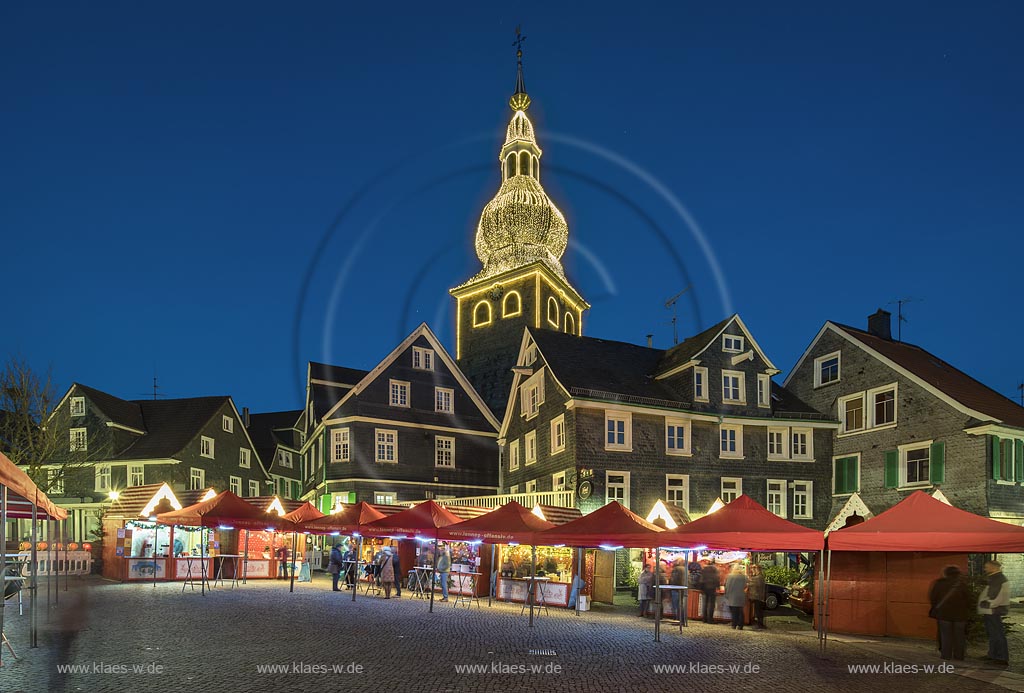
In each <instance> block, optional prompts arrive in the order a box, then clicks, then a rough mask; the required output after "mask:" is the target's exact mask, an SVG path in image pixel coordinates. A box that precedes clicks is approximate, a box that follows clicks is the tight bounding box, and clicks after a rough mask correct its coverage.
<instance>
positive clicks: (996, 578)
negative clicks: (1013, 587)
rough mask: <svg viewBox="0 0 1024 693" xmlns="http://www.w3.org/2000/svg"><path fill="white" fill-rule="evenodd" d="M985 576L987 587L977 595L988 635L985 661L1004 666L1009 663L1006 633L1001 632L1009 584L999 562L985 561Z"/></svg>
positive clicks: (1006, 608)
mask: <svg viewBox="0 0 1024 693" xmlns="http://www.w3.org/2000/svg"><path fill="white" fill-rule="evenodd" d="M985 575H987V576H988V585H987V587H986V588H985V589H983V590H982V591H981V594H980V595H978V613H979V614H981V618H982V620H983V621H984V622H985V632H986V633H988V655H987V656H986V657H985V659H988V660H991V661H992V663H993V664H999V665H1001V666H1006V665H1007V664H1009V663H1010V652H1009V649H1008V647H1007V645H1006V631H1004V630H1003V616H1005V615H1006V614H1007V613H1008V612H1009V608H1008V605H1009V604H1010V583H1009V581H1008V580H1007V579H1006V576H1005V575H1003V566H1002V564H1001V563H1000V562H999V561H985Z"/></svg>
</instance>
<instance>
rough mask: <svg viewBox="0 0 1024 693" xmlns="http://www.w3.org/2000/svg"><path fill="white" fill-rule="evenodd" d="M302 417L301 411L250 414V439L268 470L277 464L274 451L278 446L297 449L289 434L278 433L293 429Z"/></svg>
mask: <svg viewBox="0 0 1024 693" xmlns="http://www.w3.org/2000/svg"><path fill="white" fill-rule="evenodd" d="M300 416H302V410H301V409H295V410H290V411H270V412H264V413H262V414H249V437H250V438H251V439H252V444H253V446H254V447H255V448H256V454H257V455H259V458H260V460H261V461H262V462H263V465H264V466H265V467H266V468H267V469H268V470H269V469H270V468H272V467H273V466H274V464H275V463H276V462H277V460H275V459H274V451H275V450H276V448H277V446H278V445H283V446H285V447H287V448H291V449H294V448H295V445H294V441H293V440H292V439H291V437H290V436H289V435H288V434H287V433H285V434H280V433H277V432H276V431H279V430H282V429H290V428H292V427H293V426H294V425H295V423H296V422H297V421H298V420H299V417H300Z"/></svg>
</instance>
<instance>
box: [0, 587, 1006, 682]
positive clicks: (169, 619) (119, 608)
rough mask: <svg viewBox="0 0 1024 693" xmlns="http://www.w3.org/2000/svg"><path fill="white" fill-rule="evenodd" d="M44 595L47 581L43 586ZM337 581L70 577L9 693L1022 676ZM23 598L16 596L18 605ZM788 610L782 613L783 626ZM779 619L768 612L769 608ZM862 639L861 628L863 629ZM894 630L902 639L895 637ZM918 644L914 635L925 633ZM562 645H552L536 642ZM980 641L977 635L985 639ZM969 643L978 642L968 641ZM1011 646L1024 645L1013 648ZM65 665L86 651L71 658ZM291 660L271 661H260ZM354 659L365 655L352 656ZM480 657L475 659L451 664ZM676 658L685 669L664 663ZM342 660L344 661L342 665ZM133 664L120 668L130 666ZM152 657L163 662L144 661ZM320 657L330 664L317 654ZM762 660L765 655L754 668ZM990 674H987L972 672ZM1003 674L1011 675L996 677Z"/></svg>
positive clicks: (607, 612) (8, 623) (870, 647)
mask: <svg viewBox="0 0 1024 693" xmlns="http://www.w3.org/2000/svg"><path fill="white" fill-rule="evenodd" d="M43 594H44V595H45V592H44V593H43ZM385 601H387V600H384V599H382V598H380V597H373V596H371V597H364V596H363V595H362V594H360V595H359V597H358V600H357V601H356V602H355V603H353V602H352V601H351V600H350V594H349V593H347V592H341V593H333V592H331V591H330V587H329V582H328V581H327V580H325V579H324V578H323V577H322V576H318V577H317V579H316V580H315V581H314V583H313V584H312V585H309V584H306V585H296V589H295V593H294V594H289V593H288V591H287V586H286V585H285V584H282V583H275V582H268V581H261V582H256V581H252V582H250V583H249V584H248V585H246V586H240V587H239V588H237V589H233V590H231V589H224V588H218V589H216V590H214V591H213V592H212V593H209V594H207V596H205V597H204V596H201V595H200V593H199V592H198V591H197V592H195V593H192V592H186V593H185V594H182V593H181V585H180V584H178V585H175V584H173V583H171V584H159V585H157V586H156V587H153V586H152V585H144V584H134V585H121V584H115V583H110V582H106V581H100V580H96V579H86V580H83V581H80V582H79V583H77V584H76V583H74V582H72V589H71V592H67V593H64V592H62V593H61V594H60V604H59V605H57V606H56V607H51V608H50V609H49V610H48V611H45V610H42V609H41V613H40V615H39V623H40V636H39V644H40V647H39V648H34V649H33V648H29V647H28V612H27V611H26V614H25V615H24V616H18V609H17V606H16V605H12V604H11V603H8V606H7V608H6V609H5V630H6V631H7V634H8V636H9V637H10V638H11V641H12V642H13V644H14V646H15V648H16V649H17V650H18V654H19V655H20V656H21V659H19V660H16V661H12V660H11V659H10V657H9V656H7V653H5V656H4V666H3V667H2V668H0V691H2V693H19V692H24V693H36V692H40V691H86V692H89V693H92V692H97V693H104V692H106V691H110V692H114V691H116V692H118V693H122V692H132V693H134V692H136V691H138V692H140V693H146V692H149V691H153V692H161V691H175V692H177V691H182V690H203V691H232V692H237V693H248V692H253V693H256V692H258V693H266V692H267V691H274V692H275V693H282V692H288V691H313V690H316V691H325V690H326V691H333V690H338V691H345V690H353V691H403V692H404V691H520V690H525V691H534V690H536V691H551V690H558V691H559V692H560V693H575V692H577V691H610V690H628V691H640V690H643V691H672V690H687V691H716V692H717V691H720V690H723V689H725V690H729V691H730V693H737V692H742V691H759V692H760V691H763V690H765V689H766V688H767V687H769V686H775V687H777V688H776V690H792V691H859V690H865V691H869V690H877V689H878V688H879V687H880V686H887V685H893V684H896V685H898V686H899V687H900V693H905V692H906V691H931V690H935V689H936V688H937V687H939V686H952V685H955V686H956V687H957V688H958V690H959V691H981V690H992V689H993V684H997V685H1002V686H1004V687H1009V688H1011V689H1017V688H1015V686H1016V682H1017V681H1020V680H1024V677H1020V676H1017V677H1015V676H1014V675H1013V674H1006V673H1004V672H1001V671H999V670H996V669H987V668H984V667H983V666H982V665H981V663H980V662H978V661H976V660H975V661H973V662H968V665H970V666H968V667H967V668H966V669H963V671H965V672H966V673H967V674H969V675H971V676H974V677H975V678H971V677H970V676H957V677H956V678H955V679H954V678H952V677H953V676H954V675H955V674H948V673H947V674H938V673H878V674H859V675H856V674H851V673H850V672H849V670H848V665H878V666H880V667H883V666H886V665H888V666H889V668H890V669H893V668H895V665H898V666H907V665H908V664H917V665H918V666H921V665H932V666H936V667H937V666H938V665H940V664H941V661H940V660H939V659H938V657H937V656H936V653H934V652H932V651H930V650H929V649H928V647H927V644H919V645H914V644H913V643H910V645H909V648H908V646H907V641H891V640H889V641H884V642H883V643H882V646H881V647H880V646H878V644H877V642H840V641H832V642H830V643H829V646H828V649H827V652H826V654H825V655H824V656H821V655H820V654H819V649H818V643H817V641H816V640H815V638H814V637H813V634H812V633H810V632H809V628H806V627H805V628H802V629H801V628H799V625H798V624H796V625H794V624H789V625H787V626H786V627H779V628H772V629H770V630H768V631H754V630H750V629H744V630H743V631H734V630H731V629H730V628H729V627H728V626H726V625H713V626H709V625H704V624H702V623H691V624H690V626H689V627H688V628H686V629H684V630H683V633H682V634H681V635H680V633H679V630H678V628H677V627H676V625H675V624H674V623H671V622H668V623H665V624H663V631H662V642H660V643H655V642H654V641H653V636H654V628H653V623H652V622H651V621H650V620H649V619H641V618H638V617H637V616H636V615H635V614H634V612H633V611H632V609H628V608H622V607H607V606H606V607H601V606H600V605H599V606H598V607H597V608H596V609H595V610H594V611H590V612H587V613H583V614H581V616H580V617H576V616H575V614H574V613H573V612H571V611H567V610H564V609H552V610H551V611H550V612H549V613H547V614H542V615H539V616H538V617H537V618H536V621H535V626H534V627H533V628H530V627H528V625H527V617H526V616H521V615H520V608H519V606H514V607H513V606H512V605H508V604H496V605H495V606H493V607H490V608H489V607H487V603H486V600H483V604H482V606H481V607H479V608H478V607H477V606H473V607H472V609H466V608H465V607H460V608H457V609H456V608H454V607H453V604H452V603H451V602H449V603H440V602H438V603H435V605H434V613H433V614H431V613H428V611H427V604H426V603H425V602H423V601H420V600H415V599H410V598H409V596H408V593H405V596H404V597H403V598H402V599H391V600H389V601H387V603H385ZM12 607H13V608H12ZM781 620H782V619H780V623H779V626H783V623H782V622H781ZM769 625H771V619H769ZM854 640H856V639H854ZM894 646H895V647H894ZM915 648H916V649H915ZM530 650H540V651H544V650H553V651H554V654H553V655H552V654H539V653H534V654H531V653H530ZM975 650H977V648H975ZM971 654H976V655H978V654H981V652H978V651H974V652H972V653H971ZM1011 658H1018V654H1017V651H1016V650H1011ZM58 665H76V666H79V667H85V668H86V669H87V671H86V672H81V671H80V672H78V673H70V674H62V673H59V672H58V669H57V666H58ZM266 665H278V666H281V667H283V668H284V669H285V670H286V671H284V672H280V671H279V672H277V673H268V672H266V671H261V669H260V667H264V666H266ZM348 665H358V667H361V669H360V670H359V671H351V668H353V667H348ZM464 665H470V666H473V665H475V666H478V667H479V668H480V671H479V672H478V673H467V672H462V673H460V672H459V671H457V669H456V667H459V666H464ZM663 665H679V666H680V667H681V669H680V670H677V671H675V672H664V671H659V670H657V669H656V667H661V666H663ZM336 666H337V667H341V668H342V669H346V668H349V669H350V670H348V671H342V672H339V673H335V671H334V670H333V668H334V667H336ZM122 667H123V668H124V671H123V673H122V670H121V668H122ZM135 667H141V668H142V670H143V671H145V670H146V669H147V668H148V669H149V671H155V670H156V669H157V668H159V670H160V673H134V668H135ZM321 667H323V668H324V669H326V671H323V670H322V669H321ZM754 667H757V671H756V673H755V671H754ZM978 677H980V678H978ZM997 677H1001V678H997Z"/></svg>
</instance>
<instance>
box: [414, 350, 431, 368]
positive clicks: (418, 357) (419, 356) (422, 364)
mask: <svg viewBox="0 0 1024 693" xmlns="http://www.w3.org/2000/svg"><path fill="white" fill-rule="evenodd" d="M412 367H413V368H416V369H418V370H421V371H432V370H434V351H433V349H421V348H420V347H413V348H412Z"/></svg>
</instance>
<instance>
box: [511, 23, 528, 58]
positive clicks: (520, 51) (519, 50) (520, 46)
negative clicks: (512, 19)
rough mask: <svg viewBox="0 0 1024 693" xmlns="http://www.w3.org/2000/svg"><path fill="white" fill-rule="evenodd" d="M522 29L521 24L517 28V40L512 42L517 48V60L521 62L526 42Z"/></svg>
mask: <svg viewBox="0 0 1024 693" xmlns="http://www.w3.org/2000/svg"><path fill="white" fill-rule="evenodd" d="M521 29H522V25H521V24H520V25H517V26H516V40H515V41H513V42H512V45H513V46H515V47H516V58H517V59H519V60H522V59H523V41H525V40H526V37H525V36H523V32H522V30H521Z"/></svg>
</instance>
